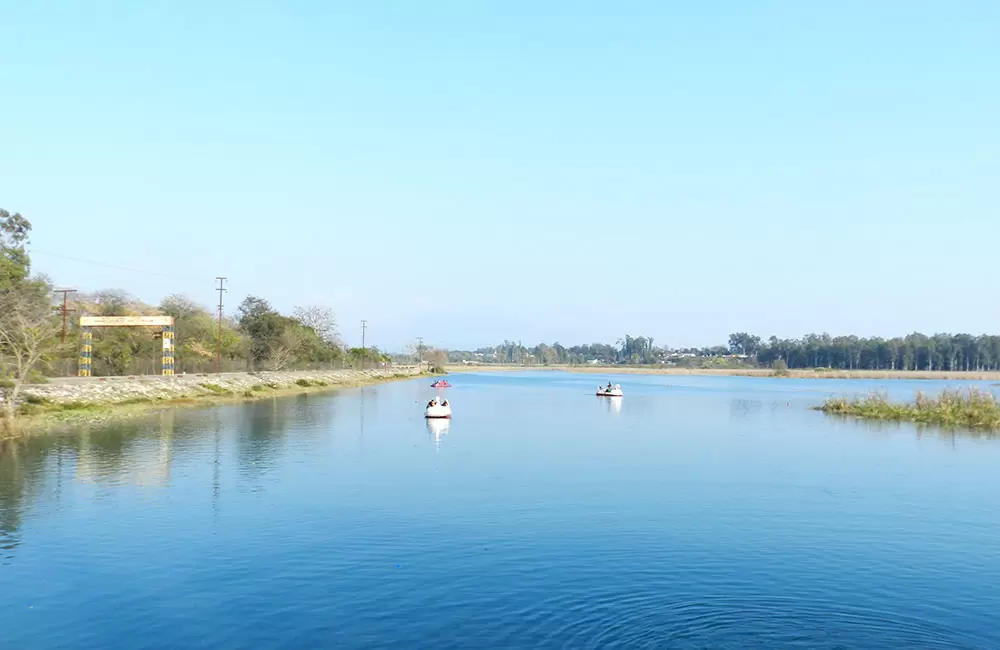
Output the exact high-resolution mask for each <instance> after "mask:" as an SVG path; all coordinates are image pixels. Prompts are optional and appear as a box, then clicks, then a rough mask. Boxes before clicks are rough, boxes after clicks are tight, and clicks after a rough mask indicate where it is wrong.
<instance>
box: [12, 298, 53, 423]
mask: <svg viewBox="0 0 1000 650" xmlns="http://www.w3.org/2000/svg"><path fill="white" fill-rule="evenodd" d="M60 328H61V323H60V321H59V319H58V318H57V317H56V315H55V312H54V311H53V309H52V303H51V288H50V287H49V286H48V284H47V283H46V282H43V281H23V282H21V283H20V286H18V287H17V288H13V289H7V290H5V291H3V292H2V293H0V369H2V372H3V375H4V376H6V377H8V378H9V379H8V382H9V387H8V388H7V392H6V395H5V396H4V403H3V416H4V425H5V427H6V428H10V427H12V426H13V423H14V418H15V415H16V410H15V409H16V406H17V399H18V397H19V396H20V393H21V387H22V386H23V385H24V382H25V381H26V380H27V379H28V377H29V375H30V374H31V373H32V372H33V371H35V370H36V368H37V367H38V366H39V364H40V363H42V362H44V361H47V360H48V359H49V358H50V357H51V355H52V354H53V353H54V352H55V351H56V350H57V349H58V348H59V339H58V334H59V331H60Z"/></svg>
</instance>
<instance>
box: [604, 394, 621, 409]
mask: <svg viewBox="0 0 1000 650" xmlns="http://www.w3.org/2000/svg"><path fill="white" fill-rule="evenodd" d="M603 399H604V400H605V401H606V402H607V403H608V411H610V412H612V413H621V412H622V402H624V401H625V398H624V397H605V398H603Z"/></svg>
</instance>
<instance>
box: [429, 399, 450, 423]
mask: <svg viewBox="0 0 1000 650" xmlns="http://www.w3.org/2000/svg"><path fill="white" fill-rule="evenodd" d="M424 417H425V418H427V419H428V420H430V419H435V420H447V419H450V418H451V405H449V404H447V403H443V402H441V401H439V400H434V403H433V405H429V406H428V407H427V408H425V409H424Z"/></svg>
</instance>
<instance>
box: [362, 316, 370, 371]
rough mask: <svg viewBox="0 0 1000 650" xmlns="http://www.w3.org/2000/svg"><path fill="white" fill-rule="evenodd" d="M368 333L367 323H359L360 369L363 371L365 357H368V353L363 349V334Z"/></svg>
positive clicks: (363, 321) (364, 321)
mask: <svg viewBox="0 0 1000 650" xmlns="http://www.w3.org/2000/svg"><path fill="white" fill-rule="evenodd" d="M367 331H368V321H366V320H362V321H361V369H362V370H364V369H365V357H366V356H368V352H367V351H366V349H365V332H367Z"/></svg>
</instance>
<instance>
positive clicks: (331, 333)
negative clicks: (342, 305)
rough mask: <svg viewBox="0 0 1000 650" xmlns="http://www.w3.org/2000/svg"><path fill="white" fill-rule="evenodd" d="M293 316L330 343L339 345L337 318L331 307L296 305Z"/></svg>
mask: <svg viewBox="0 0 1000 650" xmlns="http://www.w3.org/2000/svg"><path fill="white" fill-rule="evenodd" d="M292 318H294V319H295V320H297V321H299V322H300V323H302V325H303V326H305V327H308V328H309V329H311V330H313V331H314V332H316V334H317V335H318V336H319V337H320V338H321V339H322V340H323V341H325V342H326V343H328V344H329V345H339V344H340V335H339V334H338V332H337V319H336V318H335V317H334V315H333V310H332V309H330V308H329V307H319V306H315V305H314V306H308V307H296V308H295V309H294V310H293V311H292Z"/></svg>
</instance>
